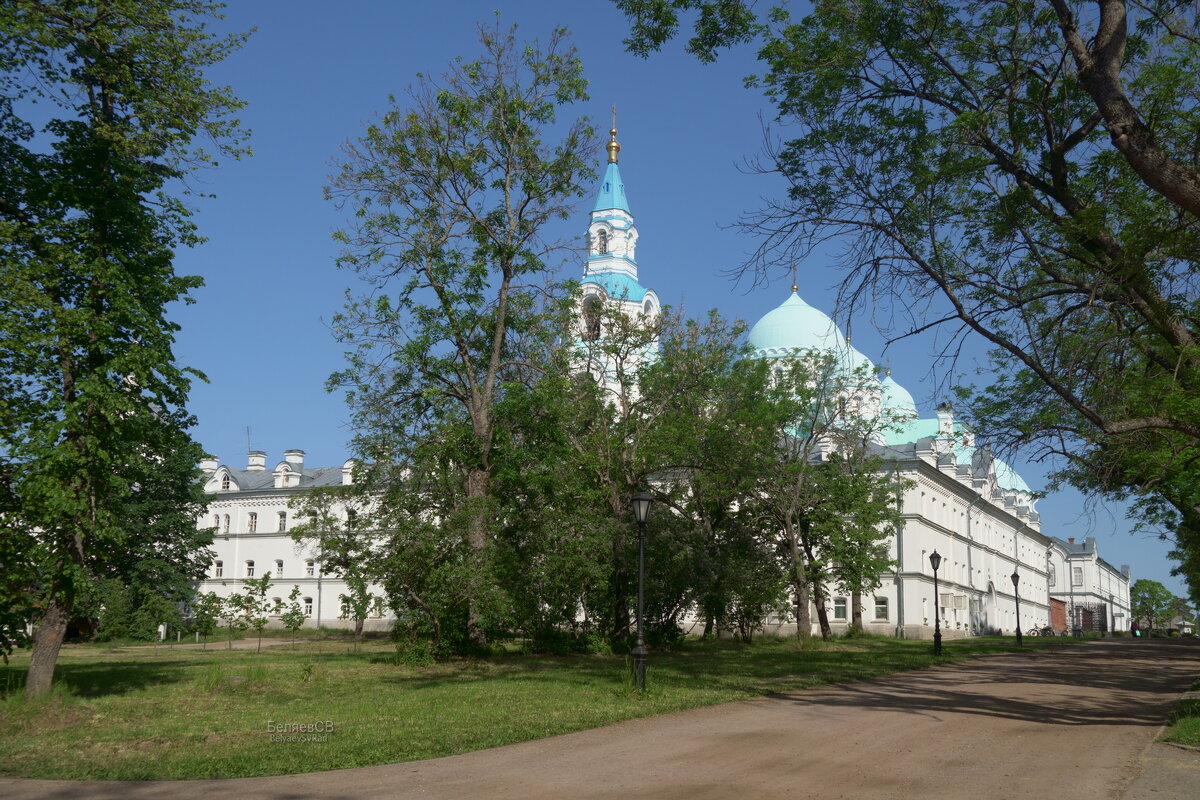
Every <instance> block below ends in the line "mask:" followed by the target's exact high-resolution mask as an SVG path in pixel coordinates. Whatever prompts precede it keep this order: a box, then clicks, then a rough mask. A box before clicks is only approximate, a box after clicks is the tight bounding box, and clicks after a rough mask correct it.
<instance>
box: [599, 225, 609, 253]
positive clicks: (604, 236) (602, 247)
mask: <svg viewBox="0 0 1200 800" xmlns="http://www.w3.org/2000/svg"><path fill="white" fill-rule="evenodd" d="M596 252H597V253H599V254H600V255H602V256H603V255H607V254H608V231H600V232H598V233H597V234H596Z"/></svg>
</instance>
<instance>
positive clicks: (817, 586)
mask: <svg viewBox="0 0 1200 800" xmlns="http://www.w3.org/2000/svg"><path fill="white" fill-rule="evenodd" d="M810 583H811V584H812V593H813V605H815V606H816V607H817V622H818V623H820V625H821V638H822V639H824V640H825V641H829V640H830V639H832V638H833V628H832V626H830V624H829V609H827V608H826V607H825V604H826V602H827V601H828V599H829V598H828V596H827V594H826V592H825V584H824V583H822V582H821V581H819V580H812V581H810Z"/></svg>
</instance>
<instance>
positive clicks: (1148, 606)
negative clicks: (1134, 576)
mask: <svg viewBox="0 0 1200 800" xmlns="http://www.w3.org/2000/svg"><path fill="white" fill-rule="evenodd" d="M1174 600H1175V596H1174V595H1173V594H1171V590H1170V589H1168V588H1167V587H1165V586H1163V585H1162V584H1161V583H1159V582H1158V581H1152V580H1149V579H1147V578H1139V579H1138V580H1136V581H1134V582H1133V586H1131V587H1129V604H1130V606H1131V607H1132V611H1133V618H1134V620H1143V621H1144V622H1145V623H1146V625H1145V629H1146V630H1151V629H1154V628H1163V627H1166V623H1167V622H1168V621H1169V619H1170V615H1171V610H1172V607H1173V601H1174Z"/></svg>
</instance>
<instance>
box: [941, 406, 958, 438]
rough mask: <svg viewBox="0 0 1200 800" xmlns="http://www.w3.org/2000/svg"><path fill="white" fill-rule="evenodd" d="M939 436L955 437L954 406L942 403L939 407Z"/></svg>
mask: <svg viewBox="0 0 1200 800" xmlns="http://www.w3.org/2000/svg"><path fill="white" fill-rule="evenodd" d="M937 418H938V436H941V437H952V436H954V406H952V405H950V404H949V403H941V404H940V405H938V407H937Z"/></svg>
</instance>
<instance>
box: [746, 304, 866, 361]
mask: <svg viewBox="0 0 1200 800" xmlns="http://www.w3.org/2000/svg"><path fill="white" fill-rule="evenodd" d="M748 338H749V342H750V346H751V347H753V348H754V354H755V355H756V356H759V357H767V358H770V357H775V356H790V355H795V354H796V352H797V351H799V350H824V351H834V352H840V351H841V350H842V349H844V345H843V344H842V335H841V331H839V330H838V328H837V325H835V324H834V323H833V320H831V319H830V318H829V317H827V316H825V314H824V313H822V312H821V311H818V310H817V309H815V308H813V307H812V306H810V305H809V304H808V303H806V302H804V301H803V300H801V299H800V295H798V294H796V293H795V292H792V296H791V297H789V298H788V299H787V300H785V301H784V302H783V304H782V305H781V306H779V307H778V308H775V309H773V310H771V311H769V312H767V313H766V314H765V315H764V316H763V318H762V319H760V320H759V321H758V322H756V323H755V324H754V327H753V328H751V329H750V336H749V337H748Z"/></svg>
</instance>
